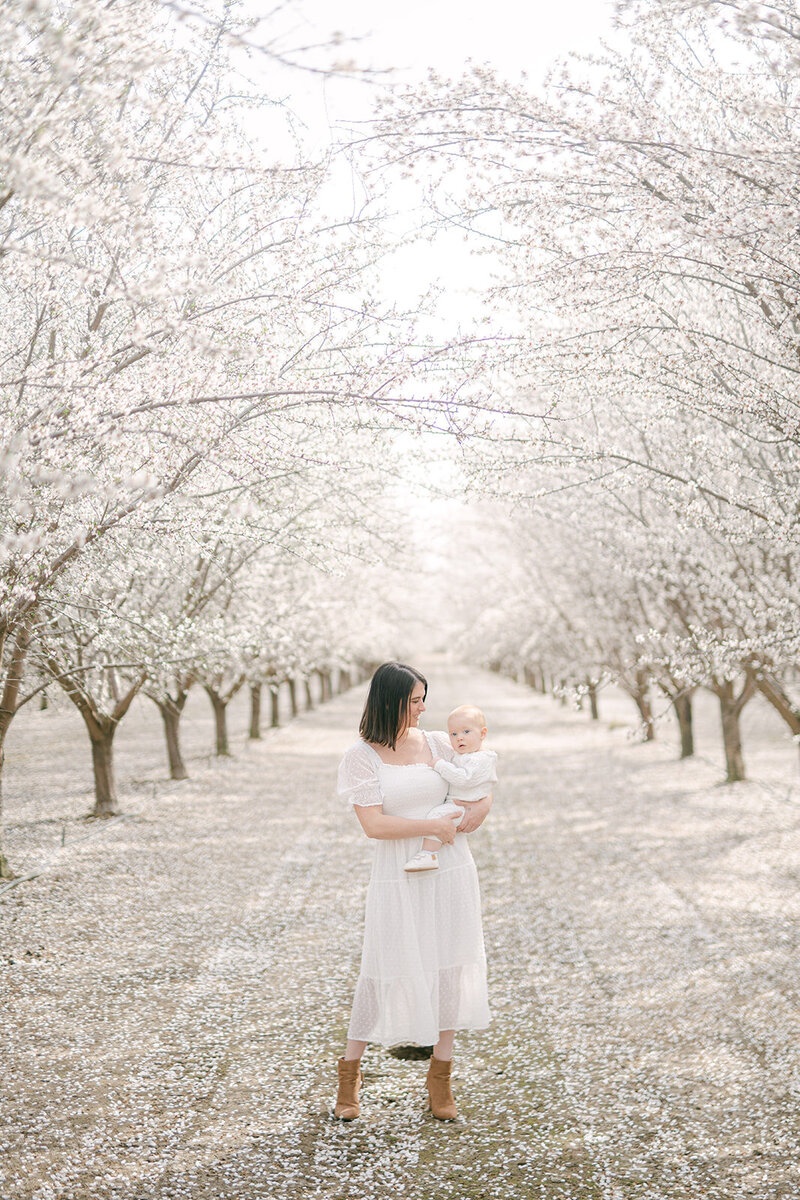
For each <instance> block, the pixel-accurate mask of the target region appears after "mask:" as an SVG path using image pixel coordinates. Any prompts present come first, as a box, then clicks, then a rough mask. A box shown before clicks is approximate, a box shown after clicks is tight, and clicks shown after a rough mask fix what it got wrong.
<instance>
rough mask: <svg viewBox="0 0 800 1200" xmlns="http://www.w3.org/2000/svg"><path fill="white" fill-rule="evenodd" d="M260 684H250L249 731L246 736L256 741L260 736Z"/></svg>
mask: <svg viewBox="0 0 800 1200" xmlns="http://www.w3.org/2000/svg"><path fill="white" fill-rule="evenodd" d="M261 686H262V685H261V684H260V683H251V684H250V732H249V734H248V737H249V738H250V739H251V740H252V741H258V739H259V738H260V737H261Z"/></svg>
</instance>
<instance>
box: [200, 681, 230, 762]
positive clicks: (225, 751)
mask: <svg viewBox="0 0 800 1200" xmlns="http://www.w3.org/2000/svg"><path fill="white" fill-rule="evenodd" d="M204 690H205V693H206V695H207V696H208V698H209V700H210V701H211V707H212V708H213V710H214V729H215V733H216V741H217V748H216V754H217V757H218V758H228V757H229V756H230V752H231V749H230V743H229V742H228V701H227V700H223V699H222V697H221V696H219V695H218V694H217V693H216V692H215V691H214V689H213V688H210V687H209V686H208V684H204Z"/></svg>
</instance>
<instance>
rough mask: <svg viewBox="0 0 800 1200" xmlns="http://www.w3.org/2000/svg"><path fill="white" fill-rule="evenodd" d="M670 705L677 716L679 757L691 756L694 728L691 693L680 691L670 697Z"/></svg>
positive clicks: (692, 752)
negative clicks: (679, 740)
mask: <svg viewBox="0 0 800 1200" xmlns="http://www.w3.org/2000/svg"><path fill="white" fill-rule="evenodd" d="M672 707H673V708H674V709H675V716H676V717H677V718H678V729H679V730H680V735H681V758H691V757H692V755H693V754H694V728H693V725H692V693H691V692H680V693H679V694H678V695H677V696H673V697H672Z"/></svg>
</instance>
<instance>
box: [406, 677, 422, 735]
mask: <svg viewBox="0 0 800 1200" xmlns="http://www.w3.org/2000/svg"><path fill="white" fill-rule="evenodd" d="M424 712H425V684H424V683H415V684H414V690H413V691H412V693H411V695H410V696H409V698H408V727H409V729H415V728H416V727H417V725H419V719H420V717H421V716H422V714H423V713H424Z"/></svg>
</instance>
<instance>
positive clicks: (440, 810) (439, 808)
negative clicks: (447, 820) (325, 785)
mask: <svg viewBox="0 0 800 1200" xmlns="http://www.w3.org/2000/svg"><path fill="white" fill-rule="evenodd" d="M454 813H458V820H457V821H453V824H454V825H456V826H458V825H460V824H461V822H462V821H463V819H464V809H463V808H458V807H457V806H456V805H455V804H454V803H453V801H452V800H449V801H447V803H445V804H437V805H436V808H432V809H431V810H430V812H429V813H428V819H429V820H430V818H431V817H452V816H453V814H454ZM441 844H442V843H441V842H440V841H439V839H438V838H433V837H426V838H425V839H424V840H423V842H422V849H423V850H438V849H439V848H440V847H441Z"/></svg>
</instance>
